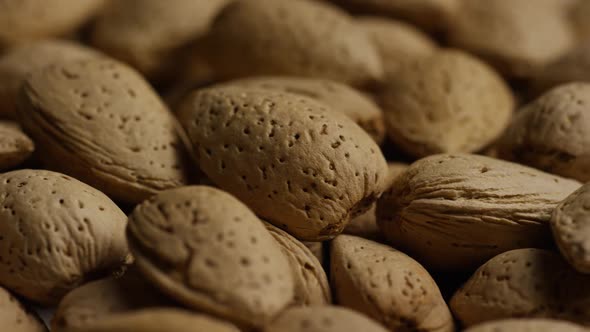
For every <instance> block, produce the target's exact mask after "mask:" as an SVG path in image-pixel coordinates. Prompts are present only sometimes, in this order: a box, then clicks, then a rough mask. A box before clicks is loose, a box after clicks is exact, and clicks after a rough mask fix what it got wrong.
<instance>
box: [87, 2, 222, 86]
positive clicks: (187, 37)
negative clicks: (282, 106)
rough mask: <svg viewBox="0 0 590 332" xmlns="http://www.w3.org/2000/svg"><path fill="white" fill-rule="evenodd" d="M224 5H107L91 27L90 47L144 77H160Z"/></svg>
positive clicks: (175, 3) (137, 3)
mask: <svg viewBox="0 0 590 332" xmlns="http://www.w3.org/2000/svg"><path fill="white" fill-rule="evenodd" d="M228 2H229V0H205V1H194V0H166V1H161V0H125V1H110V2H109V3H108V6H106V9H105V10H104V11H103V12H102V13H101V15H100V16H99V17H98V18H97V20H96V23H95V24H94V28H93V31H92V43H93V44H94V45H95V46H97V47H98V48H99V49H101V50H103V51H105V52H106V53H108V54H110V55H112V56H114V57H116V58H118V59H120V60H123V61H125V62H127V63H129V64H131V65H132V66H134V67H135V68H137V69H139V71H141V72H142V73H144V74H147V75H149V76H153V75H155V74H162V73H161V71H163V70H165V69H166V67H169V66H170V65H171V63H170V59H171V58H174V59H177V56H176V55H178V54H176V53H175V51H178V49H179V48H181V47H183V46H185V45H186V44H188V43H189V42H191V41H193V40H195V39H197V38H199V37H201V36H202V35H204V34H205V33H206V32H207V31H208V29H209V26H210V24H211V22H212V21H213V19H214V18H215V15H216V14H217V13H218V12H219V11H220V10H221V9H222V8H223V7H224V6H225V5H226V4H227V3H228ZM154 22H157V24H154Z"/></svg>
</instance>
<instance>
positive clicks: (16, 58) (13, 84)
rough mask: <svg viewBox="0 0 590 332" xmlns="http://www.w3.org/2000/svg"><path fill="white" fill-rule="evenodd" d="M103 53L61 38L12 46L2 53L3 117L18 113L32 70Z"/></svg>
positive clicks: (0, 102) (0, 105)
mask: <svg viewBox="0 0 590 332" xmlns="http://www.w3.org/2000/svg"><path fill="white" fill-rule="evenodd" d="M100 56H101V54H100V53H98V52H96V51H94V50H92V49H90V48H87V47H84V46H82V45H81V44H77V43H75V42H72V41H66V40H59V39H48V40H40V41H37V42H33V43H30V44H26V45H23V46H19V47H15V48H12V49H10V50H9V51H8V52H6V53H4V54H2V56H0V116H2V117H8V118H13V117H15V116H16V103H17V99H18V94H19V92H20V87H21V86H22V84H23V82H24V81H25V79H26V78H27V75H29V74H30V73H31V72H33V71H36V70H40V69H42V68H43V67H45V66H48V65H50V64H52V63H54V62H58V61H65V60H84V59H93V58H98V57H100Z"/></svg>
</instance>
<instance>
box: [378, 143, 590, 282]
mask: <svg viewBox="0 0 590 332" xmlns="http://www.w3.org/2000/svg"><path fill="white" fill-rule="evenodd" d="M579 187H580V183H578V182H577V181H572V180H567V179H564V178H560V177H558V176H553V175H551V174H547V173H543V172H541V171H538V170H535V169H532V168H529V167H525V166H522V165H519V164H514V163H510V162H506V161H501V160H497V159H493V158H489V157H484V156H476V155H463V154H457V155H454V154H443V155H435V156H431V157H428V158H424V159H421V160H419V161H417V162H415V163H414V164H412V165H411V166H410V168H409V169H408V170H407V171H406V172H405V173H404V174H402V175H401V176H400V177H398V178H397V179H396V180H395V181H394V183H393V185H392V187H391V189H390V190H389V191H387V192H386V193H385V194H383V196H382V197H381V199H380V200H379V202H378V204H377V221H378V223H379V227H380V228H381V230H382V231H383V233H384V235H385V237H386V238H387V239H388V240H389V241H390V242H391V243H392V244H394V246H395V247H396V248H399V249H401V250H404V251H405V252H407V253H409V254H410V255H411V256H412V257H414V258H415V259H416V260H418V261H419V262H420V263H422V264H424V265H426V266H427V267H429V268H434V269H441V270H447V271H456V270H464V269H472V268H475V267H477V266H479V265H480V264H483V263H484V262H485V261H486V260H488V259H490V258H491V257H493V256H495V255H497V254H499V253H502V252H504V251H507V250H511V249H517V248H527V247H547V246H548V245H549V244H550V243H551V231H550V227H549V220H550V219H551V213H552V212H553V209H555V207H557V205H558V204H559V202H561V201H562V200H563V199H565V198H566V197H567V196H568V195H569V194H571V193H572V192H574V191H575V190H576V189H578V188H579Z"/></svg>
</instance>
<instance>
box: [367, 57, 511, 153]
mask: <svg viewBox="0 0 590 332" xmlns="http://www.w3.org/2000/svg"><path fill="white" fill-rule="evenodd" d="M378 99H379V102H380V104H381V107H382V108H383V111H384V113H385V126H386V128H387V134H388V136H389V138H390V139H391V141H392V142H394V143H396V144H397V145H399V146H400V147H401V148H402V149H403V150H404V151H405V152H407V153H408V154H410V155H413V156H416V157H424V156H428V155H431V154H436V153H447V152H449V153H455V152H474V151H478V150H480V149H482V148H484V147H485V146H487V145H489V144H491V143H492V142H493V141H494V140H495V139H496V138H497V137H498V136H500V134H501V133H502V132H503V130H504V129H505V128H506V126H508V123H509V121H510V118H511V116H512V111H513V108H514V98H513V96H512V93H511V92H510V89H509V88H508V86H507V84H506V83H505V82H504V81H503V80H502V78H501V77H500V76H499V75H498V74H497V73H496V72H495V71H494V70H493V69H492V68H490V67H488V66H487V65H486V64H485V63H483V62H481V61H480V60H478V59H476V58H475V57H473V56H471V55H469V54H467V53H463V52H461V51H455V50H445V51H440V52H436V53H434V54H433V55H432V56H430V57H425V58H419V59H417V60H416V61H414V62H412V63H411V64H408V65H406V66H403V67H402V68H401V69H400V70H399V71H398V72H397V73H396V74H395V75H393V76H391V77H388V79H387V82H386V83H385V85H384V87H383V89H382V90H381V91H380V92H379V95H378Z"/></svg>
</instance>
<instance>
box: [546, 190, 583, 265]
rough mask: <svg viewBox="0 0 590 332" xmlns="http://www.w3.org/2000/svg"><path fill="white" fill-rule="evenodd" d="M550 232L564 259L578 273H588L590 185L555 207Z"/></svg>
mask: <svg viewBox="0 0 590 332" xmlns="http://www.w3.org/2000/svg"><path fill="white" fill-rule="evenodd" d="M551 230H552V231H553V237H554V238H555V242H557V246H558V247H559V249H560V250H561V253H562V254H563V256H564V257H565V259H566V260H567V261H568V262H569V263H570V264H571V265H572V266H573V267H574V268H575V269H576V270H578V271H579V272H582V273H590V183H588V184H586V185H584V186H582V187H581V188H580V189H578V190H577V191H576V192H574V193H573V194H571V195H570V196H569V197H568V198H567V199H566V200H565V201H563V202H561V203H560V204H559V205H558V206H557V209H555V211H553V216H552V218H551Z"/></svg>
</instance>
